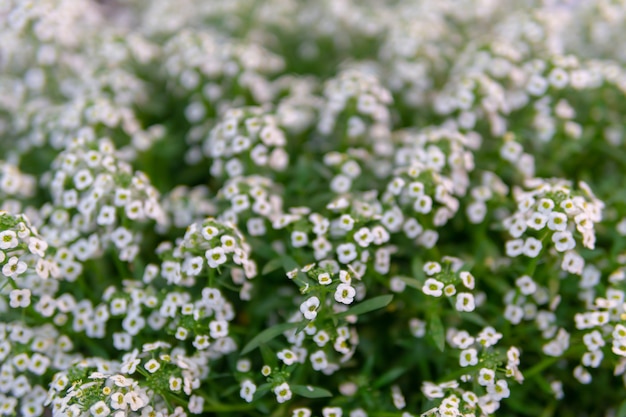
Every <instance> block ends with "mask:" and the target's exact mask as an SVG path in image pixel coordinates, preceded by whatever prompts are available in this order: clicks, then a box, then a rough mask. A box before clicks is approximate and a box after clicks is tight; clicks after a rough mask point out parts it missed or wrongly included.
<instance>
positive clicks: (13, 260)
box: [2, 256, 27, 278]
mask: <svg viewBox="0 0 626 417" xmlns="http://www.w3.org/2000/svg"><path fill="white" fill-rule="evenodd" d="M26 268H27V266H26V263H24V262H22V261H20V260H19V259H18V257H17V256H11V257H10V258H9V261H8V262H7V263H6V264H4V266H3V267H2V274H3V275H4V276H5V277H10V278H12V277H17V276H19V275H22V274H23V273H24V272H26Z"/></svg>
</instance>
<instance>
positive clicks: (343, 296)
mask: <svg viewBox="0 0 626 417" xmlns="http://www.w3.org/2000/svg"><path fill="white" fill-rule="evenodd" d="M355 295H356V289H354V287H353V286H351V285H349V284H344V283H341V284H339V285H338V286H337V290H336V291H335V301H337V302H338V303H343V304H352V302H353V301H354V296H355Z"/></svg>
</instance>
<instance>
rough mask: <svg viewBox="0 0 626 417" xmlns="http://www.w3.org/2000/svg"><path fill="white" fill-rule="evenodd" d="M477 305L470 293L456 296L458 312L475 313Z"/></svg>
mask: <svg viewBox="0 0 626 417" xmlns="http://www.w3.org/2000/svg"><path fill="white" fill-rule="evenodd" d="M474 308H476V304H475V302H474V296H473V295H472V294H470V293H468V292H461V293H459V294H458V295H457V296H456V309H457V311H474Z"/></svg>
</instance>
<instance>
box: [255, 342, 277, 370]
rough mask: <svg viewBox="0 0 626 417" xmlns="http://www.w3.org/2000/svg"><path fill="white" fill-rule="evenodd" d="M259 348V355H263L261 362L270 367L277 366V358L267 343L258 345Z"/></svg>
mask: <svg viewBox="0 0 626 417" xmlns="http://www.w3.org/2000/svg"><path fill="white" fill-rule="evenodd" d="M259 349H260V350H261V356H262V357H263V363H264V364H266V365H269V366H270V367H272V368H275V367H276V366H278V358H277V357H276V353H274V351H273V350H272V349H270V348H269V347H268V346H267V345H264V344H261V346H259Z"/></svg>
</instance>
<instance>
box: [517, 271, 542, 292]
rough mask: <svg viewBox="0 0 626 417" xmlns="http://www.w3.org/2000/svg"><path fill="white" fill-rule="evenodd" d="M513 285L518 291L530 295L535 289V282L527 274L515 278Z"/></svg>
mask: <svg viewBox="0 0 626 417" xmlns="http://www.w3.org/2000/svg"><path fill="white" fill-rule="evenodd" d="M515 285H517V287H518V288H519V289H520V292H521V293H522V294H524V295H531V294H534V293H535V291H537V284H536V283H535V281H533V279H532V278H531V277H529V276H528V275H523V276H521V277H519V278H518V279H516V280H515Z"/></svg>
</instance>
